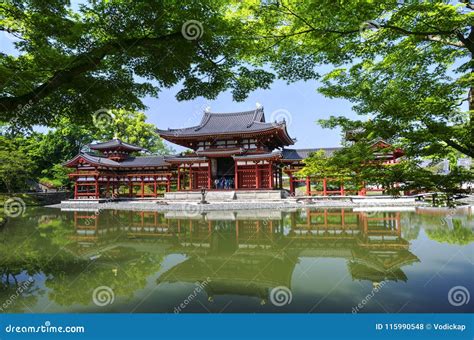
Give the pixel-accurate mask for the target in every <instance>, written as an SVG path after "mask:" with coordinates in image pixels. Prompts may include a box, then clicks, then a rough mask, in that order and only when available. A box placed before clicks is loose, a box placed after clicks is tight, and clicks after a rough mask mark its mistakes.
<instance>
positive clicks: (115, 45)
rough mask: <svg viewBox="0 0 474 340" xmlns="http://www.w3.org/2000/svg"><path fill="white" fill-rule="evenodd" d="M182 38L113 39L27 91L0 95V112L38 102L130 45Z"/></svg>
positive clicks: (169, 35)
mask: <svg viewBox="0 0 474 340" xmlns="http://www.w3.org/2000/svg"><path fill="white" fill-rule="evenodd" d="M176 38H182V35H181V33H179V32H175V33H172V34H168V35H163V36H160V37H156V38H153V37H143V38H138V39H123V40H115V41H111V42H108V43H106V44H105V45H103V46H101V47H97V48H95V49H93V50H91V51H89V52H87V53H84V54H81V55H78V56H77V57H76V58H75V59H74V61H73V62H72V63H71V64H70V65H69V67H68V68H65V69H62V70H58V71H56V72H55V73H54V74H53V75H52V76H51V77H50V78H49V79H47V80H46V81H45V82H43V83H42V84H41V85H39V86H37V87H36V88H34V89H33V90H31V91H30V92H28V93H25V94H22V95H19V96H14V97H0V112H8V111H13V110H16V109H17V108H18V107H19V106H20V105H22V106H24V105H27V104H31V103H35V102H38V101H39V100H41V99H43V98H45V97H47V96H48V95H49V94H51V93H52V92H54V91H55V90H57V89H58V88H59V87H61V86H63V85H65V84H69V83H72V82H73V81H74V79H75V78H77V77H78V76H80V75H82V74H84V73H86V72H89V71H94V70H96V69H97V68H98V67H99V65H100V64H101V62H102V61H103V59H104V58H105V57H106V56H108V55H113V54H116V53H119V52H121V51H124V50H126V49H127V48H131V47H139V46H142V47H146V46H156V44H157V43H163V42H169V41H173V40H175V39H176Z"/></svg>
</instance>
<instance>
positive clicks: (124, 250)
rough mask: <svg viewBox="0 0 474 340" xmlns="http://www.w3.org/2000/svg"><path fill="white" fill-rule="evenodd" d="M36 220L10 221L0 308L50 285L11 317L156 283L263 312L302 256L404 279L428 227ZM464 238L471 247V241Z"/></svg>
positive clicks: (82, 214)
mask: <svg viewBox="0 0 474 340" xmlns="http://www.w3.org/2000/svg"><path fill="white" fill-rule="evenodd" d="M45 211H46V212H47V213H45ZM38 212H41V213H42V214H41V215H39V214H35V213H34V211H33V212H32V211H31V210H30V213H31V215H30V216H26V217H25V218H23V219H21V220H12V221H11V222H9V223H8V224H7V225H6V226H5V227H4V230H3V231H2V232H0V242H1V243H2V247H1V248H0V255H1V257H0V258H1V275H2V276H1V284H2V286H1V287H2V288H1V290H0V307H1V303H2V301H6V300H7V299H8V298H9V296H11V295H12V294H13V293H12V292H13V291H15V289H16V288H15V287H17V286H18V284H19V281H21V280H24V279H25V278H28V277H29V276H33V277H36V278H37V281H43V280H44V285H40V284H37V282H35V283H34V284H33V285H32V286H31V287H29V289H28V290H27V291H25V292H23V293H22V294H21V297H19V299H21V303H16V304H15V306H13V307H12V308H16V309H14V310H13V309H12V310H10V311H19V312H22V311H25V310H24V308H22V307H21V306H31V305H33V304H35V303H36V300H37V299H38V298H39V297H40V296H42V295H44V294H47V297H48V299H49V301H50V302H51V303H54V304H57V305H60V306H71V305H74V304H79V305H84V306H87V305H91V303H92V301H91V296H92V292H93V290H94V289H95V288H97V287H98V286H107V287H111V288H112V289H113V291H114V294H115V297H116V299H121V301H127V300H131V299H133V298H134V296H135V294H136V292H137V291H139V290H141V289H144V288H145V287H146V286H147V284H148V283H149V279H150V278H151V277H153V276H155V277H156V278H155V279H154V282H155V284H165V283H166V284H175V283H192V284H193V283H196V282H204V281H206V280H208V278H209V283H208V284H206V285H205V290H206V293H207V295H208V297H209V299H213V298H214V297H215V296H217V295H227V294H230V295H240V296H247V297H255V298H258V299H260V300H261V303H262V304H265V303H266V302H267V301H268V299H269V292H270V290H271V289H272V288H274V287H278V286H285V287H288V288H291V280H292V275H293V273H294V270H295V266H296V265H297V264H298V262H299V261H300V259H301V258H302V257H310V258H340V259H345V260H346V262H347V271H348V273H349V274H350V276H351V277H352V279H354V280H362V281H369V282H371V283H372V284H373V285H377V284H378V283H380V282H382V281H407V280H409V277H407V275H406V274H405V272H404V267H406V266H409V265H410V264H413V263H416V262H419V259H418V258H417V256H415V255H414V254H413V253H412V252H411V251H410V246H409V242H408V240H407V239H406V238H405V237H406V235H409V236H410V237H409V238H410V239H415V238H416V237H417V234H418V232H419V228H420V225H421V224H422V222H423V218H420V216H421V215H418V214H411V215H408V216H410V219H411V220H410V223H409V224H407V225H404V226H402V223H403V221H404V219H403V218H401V214H400V213H399V212H375V213H374V212H371V213H367V212H354V211H352V210H350V209H338V210H329V209H325V210H310V209H304V210H295V211H285V212H282V211H237V212H226V211H223V212H209V213H206V214H203V215H198V216H195V217H194V218H190V217H189V216H187V215H186V214H184V213H181V212H176V211H175V212H171V211H170V212H132V211H101V212H100V213H97V212H95V211H75V212H57V211H56V210H44V209H43V210H38ZM412 220H414V222H413V221H412ZM427 220H429V221H430V223H431V224H430V226H431V227H430V229H431V236H430V237H433V238H434V239H437V240H439V239H441V238H442V237H440V236H439V235H441V234H442V233H443V232H444V229H443V228H444V227H445V225H444V224H443V222H442V220H440V219H439V218H438V226H437V227H435V228H433V221H432V219H431V217H428V219H427ZM456 228H458V227H456ZM459 228H464V227H462V226H459ZM468 231H469V232H471V234H472V230H468ZM455 232H458V229H456V230H455ZM428 235H430V233H428ZM463 235H464V234H463ZM404 236H405V237H404ZM461 239H462V242H465V236H462V238H461ZM450 240H451V238H449V240H448V242H450ZM470 240H471V241H472V239H470ZM468 242H470V241H468ZM172 254H179V255H181V256H183V260H182V261H177V262H176V263H174V264H173V265H172V266H168V267H167V268H165V269H163V267H162V263H163V260H164V258H165V257H167V256H169V255H172ZM158 272H160V274H159V275H157V273H158ZM10 311H8V312H10Z"/></svg>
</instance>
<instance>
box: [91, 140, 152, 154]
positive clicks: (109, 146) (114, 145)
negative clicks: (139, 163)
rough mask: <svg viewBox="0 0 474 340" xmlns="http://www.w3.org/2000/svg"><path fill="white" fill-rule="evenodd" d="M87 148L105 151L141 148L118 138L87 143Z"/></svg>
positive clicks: (137, 149)
mask: <svg viewBox="0 0 474 340" xmlns="http://www.w3.org/2000/svg"><path fill="white" fill-rule="evenodd" d="M89 148H90V149H92V150H98V151H105V150H127V151H141V150H143V148H141V147H139V146H136V145H133V144H128V143H125V142H123V141H122V140H120V139H112V140H110V141H107V142H104V143H96V144H89Z"/></svg>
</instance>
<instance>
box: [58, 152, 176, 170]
mask: <svg viewBox="0 0 474 340" xmlns="http://www.w3.org/2000/svg"><path fill="white" fill-rule="evenodd" d="M80 158H82V159H84V160H85V161H87V162H88V163H90V164H92V165H98V166H104V167H109V168H134V167H139V168H146V167H162V166H169V165H170V164H169V163H167V162H166V160H165V157H164V156H144V157H129V158H127V159H125V160H123V161H121V162H116V161H114V160H112V159H109V158H107V157H103V156H96V155H91V154H88V153H80V154H78V155H77V156H76V157H74V158H73V159H71V160H70V161H68V162H67V163H65V165H66V166H68V165H74V164H75V163H76V161H78V160H79V159H80Z"/></svg>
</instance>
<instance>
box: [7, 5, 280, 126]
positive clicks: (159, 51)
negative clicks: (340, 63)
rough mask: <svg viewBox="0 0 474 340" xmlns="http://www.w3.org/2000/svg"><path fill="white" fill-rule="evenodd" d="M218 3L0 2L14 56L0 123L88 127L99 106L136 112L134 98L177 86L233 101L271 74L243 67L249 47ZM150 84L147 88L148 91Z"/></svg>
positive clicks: (191, 94) (185, 95)
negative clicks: (228, 94) (66, 121)
mask: <svg viewBox="0 0 474 340" xmlns="http://www.w3.org/2000/svg"><path fill="white" fill-rule="evenodd" d="M233 11H235V8H234V7H233V6H232V3H229V1H225V0H212V1H211V0H205V1H191V0H184V1H167V0H153V1H121V0H115V1H89V2H85V3H81V4H80V5H79V6H78V9H77V10H74V9H73V8H72V7H71V4H70V2H69V1H63V0H50V1H36V0H27V1H23V0H10V1H2V2H1V3H0V30H2V31H6V32H8V34H11V35H14V36H15V37H17V39H18V41H17V42H15V47H16V50H17V52H18V53H15V54H10V55H9V54H6V53H2V54H0V120H4V121H8V122H10V123H15V124H18V125H21V126H25V125H32V124H41V125H51V124H52V123H53V122H54V120H55V119H58V118H59V117H61V116H65V115H66V116H68V117H70V118H72V119H73V120H74V121H79V120H82V121H87V122H90V120H91V114H92V113H93V112H95V111H97V110H100V109H104V108H126V109H130V110H135V109H144V108H145V106H144V104H143V102H142V101H141V98H143V97H145V96H156V95H157V94H158V92H159V90H160V89H161V88H169V87H172V86H174V85H176V84H182V89H181V90H180V91H179V92H178V94H177V98H178V99H180V100H187V99H192V98H196V97H198V96H204V97H206V98H210V99H213V98H215V97H216V96H217V95H218V94H219V93H220V92H222V91H224V90H228V89H231V90H232V92H233V97H234V99H236V100H243V99H244V98H245V97H246V95H247V94H248V92H249V91H252V90H254V89H256V88H268V87H269V84H270V83H271V82H272V80H273V79H274V76H273V74H271V73H270V72H267V71H264V70H262V69H257V68H255V67H251V66H250V65H248V64H246V63H244V57H245V55H247V51H248V50H249V46H251V45H252V44H254V42H253V41H252V40H251V39H249V37H248V36H246V35H245V32H244V31H243V26H242V22H241V21H240V18H239V17H236V16H235V15H232V13H233ZM151 81H154V83H153V84H152V82H151Z"/></svg>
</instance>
